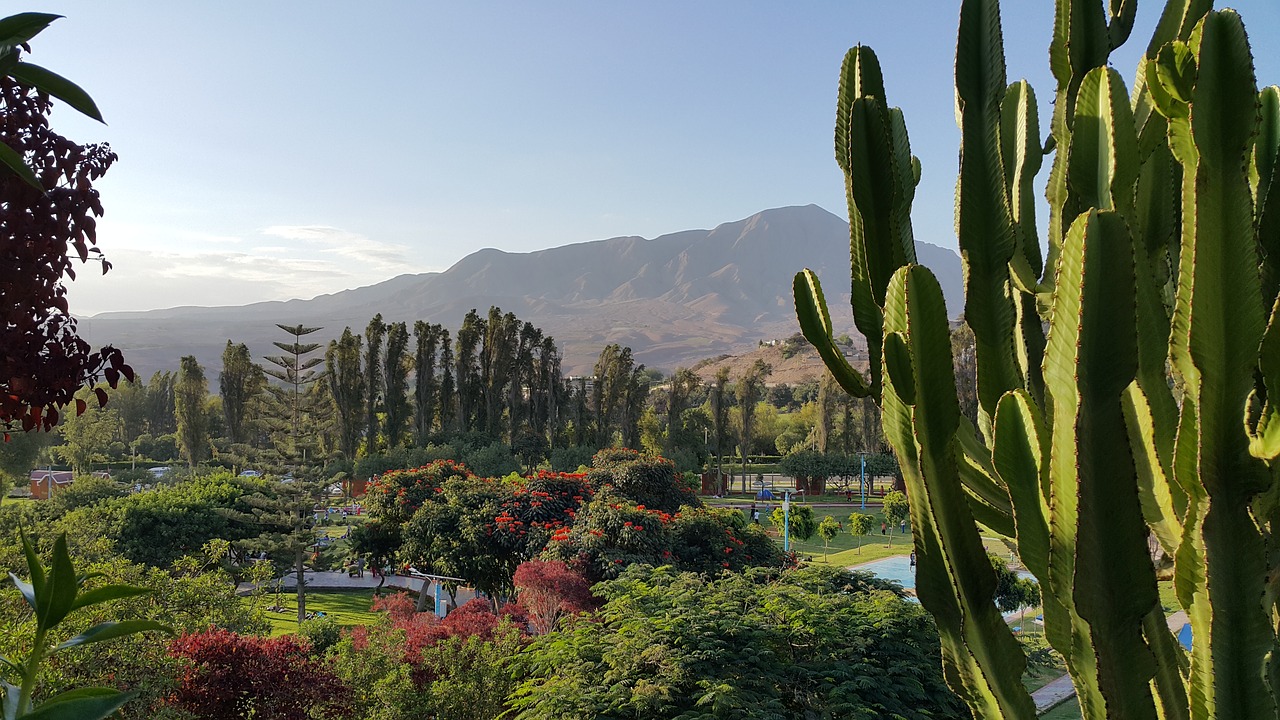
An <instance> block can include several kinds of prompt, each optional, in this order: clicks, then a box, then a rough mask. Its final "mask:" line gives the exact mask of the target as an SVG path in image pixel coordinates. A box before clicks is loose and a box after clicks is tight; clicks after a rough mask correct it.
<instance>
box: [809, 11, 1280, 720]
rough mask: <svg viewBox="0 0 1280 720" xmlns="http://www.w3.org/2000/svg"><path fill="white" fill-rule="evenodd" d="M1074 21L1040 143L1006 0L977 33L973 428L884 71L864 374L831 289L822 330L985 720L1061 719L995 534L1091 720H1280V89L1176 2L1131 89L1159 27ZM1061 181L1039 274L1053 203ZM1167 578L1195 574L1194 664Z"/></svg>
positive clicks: (862, 96)
mask: <svg viewBox="0 0 1280 720" xmlns="http://www.w3.org/2000/svg"><path fill="white" fill-rule="evenodd" d="M1055 4H1056V13H1055V20H1054V33H1053V40H1052V44H1051V47H1050V53H1049V59H1050V65H1051V69H1052V71H1053V76H1054V79H1055V81H1056V87H1055V89H1054V92H1055V101H1054V112H1053V117H1052V118H1051V119H1050V121H1049V135H1048V138H1047V140H1045V141H1043V142H1042V141H1041V137H1042V135H1041V130H1040V121H1039V118H1038V117H1037V113H1036V100H1035V93H1034V91H1033V90H1032V88H1031V86H1030V85H1029V84H1028V83H1027V82H1025V81H1018V82H1013V83H1009V82H1008V81H1007V78H1006V69H1005V60H1004V49H1003V40H1002V28H1001V22H1000V6H999V2H998V0H963V2H962V7H961V13H960V28H959V40H958V43H957V50H956V65H955V67H956V99H957V110H958V113H957V115H958V119H959V123H960V128H961V135H962V145H961V152H960V173H959V179H958V182H957V187H956V205H955V213H956V231H957V235H958V239H959V244H960V251H961V256H962V260H963V264H964V272H965V307H964V315H965V320H966V321H967V322H968V324H969V326H970V327H971V328H972V330H973V334H974V341H975V347H976V356H977V370H978V403H979V412H978V422H977V425H976V426H975V425H974V424H973V423H971V422H970V421H969V420H968V419H967V418H965V417H964V416H962V415H961V413H960V412H959V408H958V404H957V401H956V387H955V377H954V372H953V369H952V358H951V348H950V343H949V337H948V314H947V308H946V307H945V305H944V303H943V298H942V292H941V289H940V287H939V285H938V282H937V280H936V279H935V278H934V276H933V274H932V273H930V272H929V271H928V270H927V269H926V268H924V267H921V266H919V265H916V264H915V251H914V244H913V242H914V241H913V238H912V231H911V226H910V211H911V201H912V198H913V195H914V188H915V184H916V183H917V182H918V181H919V176H920V165H919V162H918V161H917V160H916V159H915V158H914V157H912V155H911V150H910V144H909V141H908V137H907V132H906V124H905V121H904V120H903V118H902V113H901V112H900V111H899V110H897V109H896V108H893V107H891V106H890V105H889V104H888V102H887V100H886V93H885V87H884V82H883V78H882V75H881V72H880V68H879V65H878V63H877V60H876V57H875V54H874V53H873V52H872V51H871V50H870V49H869V48H866V47H861V46H860V47H855V48H854V49H852V50H850V51H849V54H848V55H847V56H846V58H845V62H844V66H843V68H842V71H841V78H840V91H839V101H838V109H837V116H836V143H835V145H836V157H837V160H838V162H839V164H840V167H841V168H842V169H843V171H844V174H845V182H846V189H847V196H848V203H849V230H850V249H851V254H852V261H853V262H852V269H853V271H852V302H853V310H854V321H855V323H856V325H857V327H858V329H859V330H860V331H861V332H862V333H863V334H864V335H865V336H866V337H867V341H868V346H869V347H870V349H871V363H870V369H869V372H868V373H867V375H866V376H865V377H864V376H863V374H862V373H860V372H858V371H857V370H855V369H854V368H852V367H851V366H849V364H848V363H847V362H846V361H845V360H844V358H843V356H842V355H841V354H840V353H838V352H836V351H835V350H834V341H833V340H832V338H833V337H834V335H833V333H834V329H833V328H832V323H831V318H830V315H829V314H828V312H827V309H826V305H825V299H824V298H823V294H822V288H821V285H820V284H819V282H818V279H817V277H816V276H815V275H814V274H813V273H812V272H810V271H807V270H806V271H804V272H801V273H799V274H798V275H797V276H796V279H795V286H794V291H795V299H796V310H797V315H798V317H799V321H800V325H801V328H802V330H803V332H804V334H805V337H806V338H808V340H809V341H810V342H811V343H813V344H814V345H815V346H816V347H817V348H818V350H819V351H820V352H821V353H822V356H823V358H824V359H825V360H826V362H827V365H828V367H829V368H830V370H831V371H832V373H833V374H834V375H835V377H836V379H837V380H838V381H839V382H840V384H841V385H842V386H843V387H844V388H845V390H846V391H848V392H850V393H852V394H854V395H857V396H860V397H865V396H868V395H869V396H872V397H874V398H876V399H877V400H878V401H879V403H880V406H881V408H882V411H883V412H882V417H883V423H884V431H885V436H886V437H887V438H888V440H889V442H890V443H891V444H892V446H893V448H894V451H895V452H896V454H897V456H898V460H899V463H900V465H901V468H902V472H903V476H904V478H905V480H906V483H907V487H908V490H909V495H910V498H911V521H912V527H913V529H914V532H915V544H916V553H917V556H918V560H919V570H918V573H919V574H918V577H917V588H918V594H919V597H920V599H921V601H922V603H923V604H924V606H925V608H926V609H928V610H929V611H930V612H931V613H932V614H933V615H934V617H935V619H936V620H937V622H938V627H939V631H940V633H941V637H942V644H943V659H944V663H945V667H946V676H947V680H948V682H949V684H950V685H951V687H952V688H953V689H954V690H955V691H956V692H957V693H959V694H960V695H961V696H962V697H963V698H965V700H966V702H967V703H968V704H969V706H970V708H972V709H973V711H974V713H975V714H976V715H978V716H979V717H983V718H1022V717H1033V716H1034V713H1035V710H1034V707H1033V703H1032V701H1031V698H1030V696H1029V695H1028V693H1027V692H1026V690H1025V689H1023V687H1022V685H1021V683H1020V681H1019V680H1020V677H1021V675H1022V672H1023V670H1024V668H1025V665H1026V658H1025V656H1024V654H1023V652H1022V650H1021V649H1020V648H1019V646H1018V643H1017V642H1016V641H1015V640H1014V638H1013V636H1012V635H1011V634H1010V632H1009V629H1008V627H1007V626H1006V624H1005V623H1004V621H1003V619H1002V618H1001V617H1000V614H999V612H998V611H997V609H996V607H995V605H994V603H993V602H992V598H993V594H994V592H995V585H996V578H995V575H994V573H993V571H992V569H991V566H990V563H989V562H988V561H987V558H986V554H985V552H984V549H983V546H982V542H981V539H980V536H979V526H982V527H983V528H984V532H986V533H995V534H998V535H1000V536H1003V537H1005V538H1007V539H1008V540H1009V541H1010V542H1011V543H1014V544H1016V546H1017V548H1018V551H1019V553H1020V555H1021V556H1022V559H1023V562H1024V563H1025V564H1026V566H1027V568H1028V569H1029V570H1030V571H1031V572H1032V573H1033V574H1034V575H1035V576H1036V578H1037V579H1038V580H1039V582H1040V586H1041V588H1042V590H1043V603H1044V617H1045V632H1046V635H1047V637H1048V640H1049V642H1050V643H1051V644H1052V645H1053V647H1054V649H1056V650H1057V651H1058V652H1059V653H1061V655H1062V656H1063V658H1064V659H1065V661H1066V664H1067V668H1068V671H1069V672H1070V674H1071V677H1072V680H1073V682H1074V684H1075V687H1076V691H1077V694H1078V696H1079V698H1080V705H1081V709H1082V711H1083V713H1084V716H1085V717H1086V718H1124V719H1126V720H1128V719H1131V718H1153V719H1154V718H1214V717H1223V718H1264V717H1270V718H1275V717H1277V700H1276V698H1277V695H1280V662H1278V661H1277V660H1276V659H1275V658H1277V657H1280V653H1277V650H1280V646H1278V645H1277V634H1276V627H1277V622H1278V621H1280V581H1278V580H1277V578H1280V543H1278V541H1277V540H1276V536H1275V531H1277V530H1280V482H1278V481H1277V478H1278V476H1280V460H1278V459H1280V400H1278V399H1277V398H1278V397H1280V304H1278V303H1277V290H1278V288H1280V170H1278V169H1277V168H1278V167H1280V162H1277V161H1278V159H1280V90H1278V89H1277V88H1276V87H1274V86H1272V87H1267V88H1264V89H1262V90H1261V91H1259V89H1258V87H1257V83H1256V80H1255V78H1254V70H1253V61H1252V55H1251V50H1250V47H1249V43H1248V39H1247V36H1246V34H1245V29H1244V23H1243V21H1242V20H1241V18H1240V17H1239V16H1238V15H1237V14H1236V13H1235V12H1233V11H1230V10H1221V11H1214V10H1213V8H1212V2H1211V0H1168V2H1167V3H1166V4H1165V7H1164V10H1163V13H1162V15H1161V18H1160V21H1159V23H1158V25H1157V27H1156V29H1155V32H1154V35H1153V37H1152V38H1151V40H1150V42H1149V43H1148V45H1147V49H1146V52H1145V54H1144V55H1143V58H1142V60H1141V62H1140V63H1139V67H1138V69H1137V77H1136V80H1135V82H1134V83H1133V86H1132V87H1128V86H1126V84H1125V82H1124V80H1123V78H1122V77H1121V76H1120V75H1119V74H1118V73H1117V72H1116V71H1115V70H1113V69H1111V67H1110V66H1109V64H1108V60H1109V57H1110V54H1111V52H1112V51H1113V50H1114V49H1115V48H1117V47H1119V46H1120V45H1121V44H1123V43H1124V42H1126V40H1127V39H1128V37H1129V34H1130V31H1131V30H1132V27H1133V21H1134V16H1135V13H1136V9H1137V2H1136V0H1108V2H1105V3H1104V2H1102V0H1056V3H1055ZM1049 155H1052V165H1051V167H1050V169H1049V173H1048V184H1047V188H1046V189H1045V194H1046V197H1047V199H1048V201H1049V209H1050V214H1049V218H1048V224H1047V242H1046V243H1045V248H1047V253H1046V254H1043V255H1042V245H1041V242H1040V239H1039V232H1040V231H1039V229H1038V227H1037V224H1036V219H1035V203H1034V198H1033V192H1034V187H1033V182H1034V179H1035V176H1036V174H1037V173H1038V172H1039V171H1040V169H1041V167H1042V162H1043V160H1044V159H1045V158H1046V157H1047V156H1049ZM1272 396H1277V397H1272ZM1153 547H1158V550H1156V551H1155V552H1153V550H1152V548H1153ZM1153 556H1156V557H1160V558H1164V559H1167V560H1166V561H1171V562H1172V565H1173V574H1174V584H1175V589H1176V592H1177V598H1178V602H1179V604H1180V605H1181V606H1182V609H1184V610H1185V611H1186V613H1187V615H1188V617H1189V619H1190V623H1191V626H1192V630H1193V634H1194V647H1193V649H1192V651H1191V652H1190V653H1189V654H1188V653H1186V652H1184V651H1183V649H1182V648H1181V646H1180V645H1179V644H1178V643H1177V642H1176V641H1175V639H1174V637H1173V635H1172V634H1171V632H1170V631H1169V629H1168V627H1167V625H1166V620H1165V617H1164V614H1163V612H1162V611H1161V607H1160V603H1159V599H1158V594H1157V590H1156V567H1155V562H1154V561H1153Z"/></svg>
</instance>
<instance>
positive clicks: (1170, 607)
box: [1156, 580, 1182, 615]
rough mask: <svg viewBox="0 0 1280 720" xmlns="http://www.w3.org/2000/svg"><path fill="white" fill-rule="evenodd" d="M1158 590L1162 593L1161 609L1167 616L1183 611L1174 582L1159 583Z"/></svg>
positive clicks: (1164, 581) (1162, 581) (1163, 581)
mask: <svg viewBox="0 0 1280 720" xmlns="http://www.w3.org/2000/svg"><path fill="white" fill-rule="evenodd" d="M1156 590H1158V591H1159V592H1160V607H1161V609H1163V610H1164V613H1165V615H1171V614H1173V613H1176V612H1178V611H1179V610H1181V609H1182V606H1181V605H1179V604H1178V595H1177V593H1176V592H1174V589H1173V580H1161V581H1160V582H1157V583H1156Z"/></svg>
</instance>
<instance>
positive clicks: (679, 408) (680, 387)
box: [663, 368, 702, 457]
mask: <svg viewBox="0 0 1280 720" xmlns="http://www.w3.org/2000/svg"><path fill="white" fill-rule="evenodd" d="M700 384H702V381H701V380H699V379H698V374H697V373H695V372H694V371H692V370H690V369H688V368H676V372H675V374H674V375H672V376H671V381H670V385H669V387H668V388H667V438H666V442H665V443H664V444H663V452H664V453H666V455H667V457H672V455H673V454H674V453H673V451H674V450H675V448H676V443H677V442H678V440H679V438H680V435H681V434H682V433H683V432H684V427H683V426H682V425H681V423H682V419H681V418H682V417H683V415H684V411H685V410H688V409H689V398H690V397H691V396H692V395H693V393H694V391H695V390H697V389H698V386H699V385H700Z"/></svg>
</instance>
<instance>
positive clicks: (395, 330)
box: [382, 322, 409, 449]
mask: <svg viewBox="0 0 1280 720" xmlns="http://www.w3.org/2000/svg"><path fill="white" fill-rule="evenodd" d="M408 393H409V329H408V328H407V327H406V326H405V324H404V323H402V322H398V323H392V324H391V325H390V326H389V327H388V328H387V352H386V357H385V361H384V363H383V371H382V407H383V412H384V414H385V418H386V425H385V433H386V436H387V449H391V448H395V447H399V446H400V445H401V443H402V442H403V441H404V435H405V429H406V428H407V427H408V424H409V395H408Z"/></svg>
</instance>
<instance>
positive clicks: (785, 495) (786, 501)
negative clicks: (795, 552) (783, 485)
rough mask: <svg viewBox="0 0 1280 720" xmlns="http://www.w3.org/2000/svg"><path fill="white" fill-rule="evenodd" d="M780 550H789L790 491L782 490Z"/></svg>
mask: <svg viewBox="0 0 1280 720" xmlns="http://www.w3.org/2000/svg"><path fill="white" fill-rule="evenodd" d="M782 551H783V552H791V491H790V490H783V491H782Z"/></svg>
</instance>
